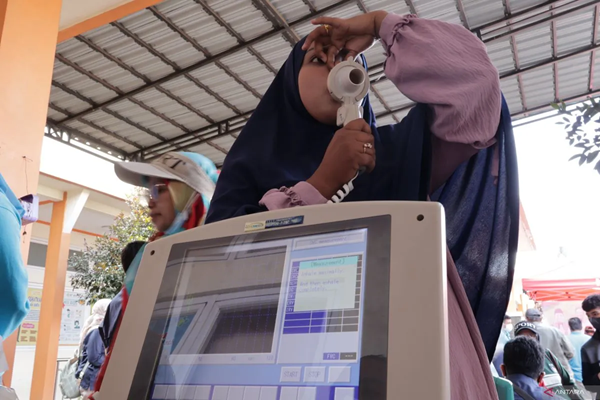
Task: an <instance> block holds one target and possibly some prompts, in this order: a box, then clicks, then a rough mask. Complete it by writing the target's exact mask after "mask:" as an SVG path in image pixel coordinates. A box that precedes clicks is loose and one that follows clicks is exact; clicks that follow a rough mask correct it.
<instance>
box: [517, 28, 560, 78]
mask: <svg viewBox="0 0 600 400" xmlns="http://www.w3.org/2000/svg"><path fill="white" fill-rule="evenodd" d="M515 39H516V45H517V52H518V53H519V61H520V63H521V68H524V67H528V66H530V65H533V64H535V63H536V62H538V61H541V60H548V59H550V58H552V39H551V31H550V23H545V24H544V25H543V26H542V27H540V28H537V29H532V30H530V31H526V32H523V33H517V34H516V35H515Z"/></svg>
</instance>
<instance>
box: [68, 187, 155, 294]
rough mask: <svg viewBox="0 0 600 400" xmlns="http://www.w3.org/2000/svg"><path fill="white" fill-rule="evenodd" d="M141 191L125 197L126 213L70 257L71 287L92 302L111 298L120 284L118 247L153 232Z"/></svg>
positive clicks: (146, 236)
mask: <svg viewBox="0 0 600 400" xmlns="http://www.w3.org/2000/svg"><path fill="white" fill-rule="evenodd" d="M142 194H143V193H142V191H141V190H138V191H136V192H135V193H134V194H132V195H131V196H128V197H127V200H126V201H127V205H128V206H129V208H130V210H131V211H130V212H129V213H122V214H120V215H118V216H117V217H116V218H115V221H114V222H113V224H112V225H111V226H110V227H109V228H108V232H106V233H105V234H104V235H103V236H101V237H98V238H96V239H95V240H94V242H93V244H91V245H89V244H88V243H87V242H85V245H84V249H83V251H82V252H81V253H79V254H77V255H74V256H72V257H70V258H69V262H68V264H69V268H71V269H72V270H73V271H74V272H75V274H74V275H73V276H72V277H71V285H72V286H73V287H74V288H78V289H84V290H85V300H86V302H87V303H88V304H93V303H95V302H96V301H98V300H100V299H105V298H108V299H110V298H113V297H114V296H116V295H117V294H118V293H119V291H120V290H121V288H122V287H123V281H124V279H125V274H124V273H123V268H122V267H121V251H122V250H123V247H125V245H126V244H127V243H129V242H133V241H136V240H142V241H147V240H148V239H149V238H150V236H152V234H153V233H154V226H153V225H152V220H151V219H150V215H149V212H148V208H147V207H146V206H145V205H144V204H142V203H141V196H142Z"/></svg>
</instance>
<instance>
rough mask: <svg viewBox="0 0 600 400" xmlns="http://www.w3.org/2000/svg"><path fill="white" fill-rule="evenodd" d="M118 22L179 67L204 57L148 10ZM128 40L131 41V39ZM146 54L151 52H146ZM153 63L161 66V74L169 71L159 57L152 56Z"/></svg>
mask: <svg viewBox="0 0 600 400" xmlns="http://www.w3.org/2000/svg"><path fill="white" fill-rule="evenodd" d="M119 22H120V23H121V24H122V25H123V27H125V28H126V29H127V30H129V31H130V32H131V33H133V34H135V35H136V36H138V37H139V38H140V39H141V40H142V41H144V42H145V43H147V44H148V45H149V46H150V47H152V48H154V50H156V51H157V52H159V53H161V54H163V55H164V56H165V57H166V58H168V59H169V60H171V61H172V62H174V63H175V64H176V65H177V66H179V67H180V68H185V67H187V66H189V65H191V64H194V63H196V62H199V61H200V60H202V59H204V55H203V54H202V53H200V52H198V51H197V50H196V49H194V47H193V46H192V45H191V44H190V43H188V42H187V41H185V40H184V39H183V38H182V37H181V36H180V35H179V34H178V33H176V32H174V31H173V30H172V29H171V28H169V27H168V26H167V24H165V23H164V22H162V21H161V20H159V19H158V18H156V16H155V15H154V14H153V13H152V12H150V11H149V10H143V11H140V12H138V13H136V14H134V15H131V16H128V17H126V18H123V19H121V20H120V21H119ZM130 40H132V41H133V39H130ZM148 54H151V53H149V52H148ZM152 57H153V56H152ZM153 58H154V57H153ZM153 63H154V64H156V66H157V68H163V70H162V71H163V76H164V75H166V74H168V73H170V72H169V71H171V68H170V67H169V66H168V65H167V64H166V63H164V62H162V61H161V60H160V59H159V58H154V61H153ZM157 73H159V72H157Z"/></svg>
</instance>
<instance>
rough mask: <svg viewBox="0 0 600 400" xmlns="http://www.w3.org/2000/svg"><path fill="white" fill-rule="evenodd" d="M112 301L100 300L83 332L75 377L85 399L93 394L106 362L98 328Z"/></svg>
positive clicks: (95, 305)
mask: <svg viewBox="0 0 600 400" xmlns="http://www.w3.org/2000/svg"><path fill="white" fill-rule="evenodd" d="M109 303H110V299H102V300H98V301H97V302H96V304H94V307H92V315H90V316H89V317H88V319H87V320H86V321H85V324H84V325H83V329H82V330H81V337H80V342H79V348H80V349H81V351H80V354H81V356H80V357H79V364H78V365H77V370H76V372H75V377H76V378H77V379H80V380H81V382H80V384H79V391H80V392H81V395H82V396H83V398H84V399H85V398H87V396H89V395H90V394H91V393H93V389H94V383H95V382H96V377H97V376H98V372H99V371H100V367H101V366H102V363H103V362H104V344H103V343H102V339H101V338H100V333H99V331H98V327H99V326H100V325H101V324H102V321H104V315H105V314H106V309H107V308H108V304H109Z"/></svg>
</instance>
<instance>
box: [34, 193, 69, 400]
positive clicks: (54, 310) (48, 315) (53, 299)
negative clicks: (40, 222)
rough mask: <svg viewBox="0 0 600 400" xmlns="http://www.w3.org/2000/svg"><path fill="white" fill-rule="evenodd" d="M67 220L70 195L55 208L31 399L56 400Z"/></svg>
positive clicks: (45, 273) (47, 258)
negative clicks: (55, 385) (55, 384)
mask: <svg viewBox="0 0 600 400" xmlns="http://www.w3.org/2000/svg"><path fill="white" fill-rule="evenodd" d="M66 219H67V194H66V193H65V195H64V198H63V201H59V202H56V203H54V204H53V206H52V220H51V222H50V237H49V240H48V252H47V254H46V268H45V272H44V286H43V290H44V291H43V293H42V306H41V309H40V323H39V327H38V336H37V343H36V347H35V363H34V365H33V379H32V386H31V396H30V398H31V399H40V400H46V399H53V398H54V378H55V372H56V359H57V357H58V339H59V336H60V320H61V317H62V307H63V298H64V294H65V280H66V277H67V260H68V258H69V243H70V240H71V234H70V233H65V229H64V228H65V222H66Z"/></svg>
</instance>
